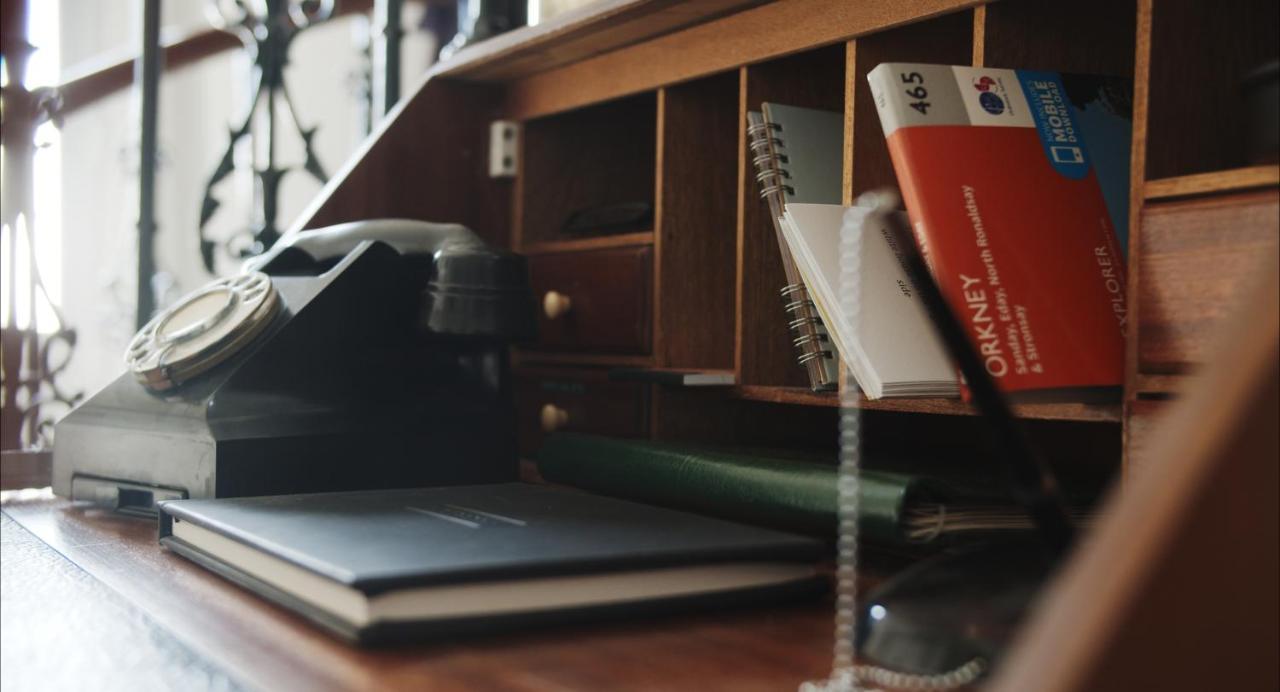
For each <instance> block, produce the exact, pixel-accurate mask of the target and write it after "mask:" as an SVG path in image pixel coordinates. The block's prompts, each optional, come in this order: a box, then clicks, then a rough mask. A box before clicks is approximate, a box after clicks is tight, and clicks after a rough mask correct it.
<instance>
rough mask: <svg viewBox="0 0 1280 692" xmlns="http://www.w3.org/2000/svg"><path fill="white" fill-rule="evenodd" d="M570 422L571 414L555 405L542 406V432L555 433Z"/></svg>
mask: <svg viewBox="0 0 1280 692" xmlns="http://www.w3.org/2000/svg"><path fill="white" fill-rule="evenodd" d="M568 422H569V412H568V411H566V410H564V409H562V408H560V407H559V406H556V405H555V404H543V405H542V430H543V432H555V431H556V430H558V429H560V428H561V427H563V426H564V425H565V424H566V423H568Z"/></svg>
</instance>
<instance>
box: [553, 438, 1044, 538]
mask: <svg viewBox="0 0 1280 692" xmlns="http://www.w3.org/2000/svg"><path fill="white" fill-rule="evenodd" d="M537 462H538V472H539V473H540V474H541V475H542V477H543V478H544V479H545V480H546V481H548V482H551V483H561V484H564V485H571V486H576V487H579V488H583V489H585V490H590V491H593V492H598V493H602V494H606V495H613V496H615V497H623V498H627V499H632V500H638V501H641V502H647V503H652V504H657V505H664V506H668V507H675V508H680V509H686V510H691V511H694V512H699V513H703V514H709V515H713V516H719V517H724V518H728V519H735V520H738V521H745V522H749V523H754V524H759V525H763V526H771V527H777V528H786V529H791V530H795V531H803V532H806V533H810V534H814V535H834V534H835V531H836V467H835V465H834V464H833V463H831V464H827V463H816V462H813V461H806V460H801V459H796V458H791V457H788V456H785V455H783V456H778V455H771V454H770V453H768V452H742V451H738V450H720V449H715V448H708V447H700V446H694V445H684V444H673V443H662V442H653V441H649V440H624V439H614V438H608V437H598V436H595V435H582V434H577V433H556V434H553V435H551V436H549V437H548V438H547V439H546V441H545V442H544V443H543V445H542V448H541V449H540V450H539V452H538V457H537ZM859 488H860V492H859V495H858V497H859V500H860V506H859V528H860V529H861V530H862V531H863V534H864V535H865V536H866V537H867V538H868V539H869V540H871V541H873V542H878V543H882V544H889V545H904V544H919V543H928V542H931V541H933V540H936V539H939V538H941V537H944V536H945V537H952V538H954V537H956V536H960V535H966V534H968V535H973V534H977V533H990V532H994V531H1025V530H1028V529H1029V528H1030V523H1029V522H1028V520H1027V519H1026V518H1025V516H1024V515H1023V514H1022V511H1021V510H1020V509H1019V508H1017V507H1016V506H1014V505H1012V504H1011V503H1009V502H1008V501H1007V500H1004V499H1002V498H1000V497H999V496H998V495H993V494H991V493H990V492H983V491H981V490H975V489H974V488H973V487H961V486H958V485H954V484H949V483H946V482H943V481H941V480H939V479H937V478H935V477H930V476H926V475H921V474H911V473H898V472H893V471H882V470H864V471H863V472H862V474H861V484H860V486H859Z"/></svg>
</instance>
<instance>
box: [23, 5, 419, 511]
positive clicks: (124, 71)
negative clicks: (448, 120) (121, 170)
mask: <svg viewBox="0 0 1280 692" xmlns="http://www.w3.org/2000/svg"><path fill="white" fill-rule="evenodd" d="M402 2H403V0H342V1H340V2H335V1H334V0H322V1H316V0H269V2H268V3H267V4H268V5H270V7H271V8H272V10H273V12H274V13H275V14H276V15H277V16H280V15H281V14H282V13H283V14H284V15H288V14H289V13H290V12H291V11H292V12H293V13H294V14H297V13H298V12H302V13H304V14H305V15H307V16H309V17H310V18H311V19H312V20H314V19H318V18H319V15H318V14H317V11H318V10H317V8H320V11H321V12H322V13H323V14H324V16H325V17H326V18H327V17H329V16H335V17H336V16H341V15H346V14H353V13H370V12H371V11H372V13H373V16H374V21H373V22H372V24H371V25H372V26H373V27H374V28H375V30H376V32H377V33H378V34H379V35H380V37H381V38H382V40H381V41H380V42H379V43H380V49H381V50H380V55H379V56H378V58H379V60H378V61H375V62H377V63H378V64H379V65H380V66H381V67H382V70H381V71H382V73H383V74H382V76H383V78H384V79H385V80H386V81H387V82H388V83H387V85H385V86H382V85H379V86H381V88H380V89H374V90H371V91H372V92H374V93H382V94H385V95H387V96H388V97H389V98H390V100H389V101H384V102H383V103H379V104H371V107H372V110H373V111H374V112H376V113H377V114H378V115H381V114H382V113H384V112H385V110H386V108H388V107H389V106H390V104H391V103H394V99H395V95H396V94H397V93H398V92H397V86H398V80H399V39H400V36H401V31H400V23H399V21H398V17H399V11H400V7H401V5H402ZM28 3H29V0H6V1H5V2H4V3H3V4H0V12H3V17H2V19H3V40H2V41H0V55H3V58H4V65H5V71H6V77H7V80H8V81H7V84H6V85H5V86H4V89H3V93H2V94H0V114H2V117H3V127H0V137H2V143H3V157H4V160H3V171H4V173H3V181H2V182H3V186H2V190H0V193H2V194H3V208H2V210H0V211H2V215H0V221H2V223H3V228H4V242H5V243H7V245H6V246H5V251H4V258H5V259H4V265H5V266H3V267H0V272H3V278H2V279H0V280H2V281H4V282H5V288H6V290H5V303H6V304H5V305H4V311H5V319H4V321H3V325H2V326H3V341H2V348H0V363H2V364H3V368H2V370H3V377H2V378H0V421H2V423H3V426H2V427H3V430H2V431H0V449H2V450H3V451H4V455H3V463H2V464H0V471H2V473H0V489H8V488H14V487H33V486H40V485H47V484H48V478H49V463H48V462H49V455H48V452H47V449H48V447H49V443H50V440H51V428H52V423H53V421H54V420H55V419H56V417H57V416H59V415H61V414H62V413H64V412H65V411H66V410H68V409H69V408H70V407H71V406H73V405H74V404H75V403H76V402H77V401H78V400H79V398H80V396H81V395H80V394H79V393H68V392H66V391H64V390H63V388H62V387H60V385H59V383H58V376H59V375H60V374H61V373H62V372H63V371H64V369H65V368H66V366H67V363H68V362H69V360H70V357H71V354H72V352H73V351H74V348H75V343H76V334H75V330H74V329H73V328H71V327H70V326H69V325H67V324H66V322H65V321H64V319H63V317H62V314H61V312H60V311H59V309H58V305H57V304H56V302H55V301H54V300H52V299H51V297H50V296H49V293H48V291H46V290H45V286H44V283H43V281H42V280H41V277H40V271H39V266H38V265H37V263H36V257H37V255H36V252H35V249H36V247H37V246H38V241H39V239H40V238H39V234H38V233H37V232H36V231H37V228H38V225H37V219H36V218H35V215H34V206H35V205H34V195H33V188H32V185H33V175H32V173H33V162H34V157H35V151H36V149H35V134H36V129H37V128H38V127H40V126H41V125H42V124H44V123H46V122H50V121H52V122H54V123H55V124H57V123H58V122H60V118H61V117H62V116H64V115H66V114H68V113H71V112H73V111H76V110H79V109H82V108H84V107H86V106H88V105H90V104H92V103H95V102H97V101H98V100H100V99H102V98H104V97H106V96H108V95H110V94H112V93H115V92H117V91H119V90H121V89H124V88H127V87H131V86H134V85H137V86H138V87H139V88H140V89H141V92H142V96H143V98H142V109H141V110H142V122H141V123H140V131H141V142H142V158H141V161H142V165H141V167H140V179H139V195H140V202H141V206H140V210H139V247H138V260H139V262H138V264H139V276H138V319H139V323H142V322H145V321H146V320H147V319H148V318H149V316H150V314H151V313H152V311H153V310H154V308H155V303H154V297H153V295H152V294H151V283H152V281H151V276H152V274H153V273H154V271H155V267H154V263H153V262H152V261H150V258H151V257H152V252H153V250H152V248H151V243H152V241H153V236H154V234H155V233H156V231H157V229H156V226H155V221H154V214H153V211H152V200H153V199H154V196H153V193H154V177H153V174H154V167H155V161H156V147H155V134H156V129H157V126H156V120H157V115H158V114H157V110H156V102H157V89H158V85H159V79H160V73H161V70H162V69H163V67H164V66H167V67H168V68H170V69H172V68H174V67H179V66H182V65H186V64H190V63H195V62H199V61H201V60H204V59H205V58H208V57H210V56H213V55H215V54H218V53H222V52H225V51H227V50H230V49H234V48H237V47H240V46H241V45H242V43H241V41H240V40H238V39H237V37H236V36H235V35H233V34H232V33H228V32H227V31H224V30H220V29H218V28H211V29H208V30H204V31H197V32H195V33H191V34H188V35H186V36H183V37H181V38H178V39H176V40H170V41H167V42H161V39H160V32H159V26H160V0H144V2H143V8H144V9H143V20H144V26H143V45H142V46H141V50H140V53H139V55H138V56H137V57H136V58H131V59H126V60H118V61H111V62H106V63H104V64H102V65H98V66H94V67H92V68H90V69H85V70H81V71H80V72H79V74H75V75H74V76H72V77H71V78H70V79H67V80H66V81H65V82H63V83H62V84H60V85H58V86H57V87H41V88H34V89H29V88H28V86H27V84H26V83H25V73H26V71H27V70H26V68H27V64H28V60H29V58H30V56H31V54H32V52H33V51H34V50H35V49H36V47H35V46H33V45H32V44H31V43H30V41H29V40H28V33H27V27H28V21H27V19H28ZM213 4H214V5H215V6H216V5H217V4H218V3H216V2H215V3H213ZM222 4H223V5H226V3H222ZM232 5H233V6H237V7H245V6H246V5H244V4H243V3H239V2H234V1H233V2H232ZM393 18H395V19H393ZM304 23H305V22H304ZM224 28H225V27H224ZM248 29H249V30H250V31H253V30H254V27H248ZM263 29H264V32H265V31H266V27H263ZM279 37H280V34H279V33H278V32H277V34H276V36H275V38H279ZM287 43H288V41H287V39H286V40H285V41H284V42H283V44H284V45H282V46H280V48H282V50H283V51H286V52H287ZM258 57H259V59H260V61H259V68H260V70H261V68H263V65H262V63H261V59H262V57H263V55H262V53H261V52H259V53H258ZM266 58H267V59H268V60H275V61H277V62H276V63H273V64H276V65H278V66H279V67H283V61H284V60H285V54H284V53H275V54H272V55H268V56H266ZM267 67H270V65H268V66H267ZM259 74H265V75H266V76H267V79H268V81H269V82H270V83H271V84H275V85H277V86H282V85H283V81H282V79H279V80H277V79H276V77H278V71H276V70H262V71H260V73H259ZM392 79H394V80H395V84H394V85H393V84H391V83H390V80H392ZM370 82H371V83H373V80H372V79H371V80H370ZM370 98H371V99H372V98H373V97H372V96H370ZM269 100H271V99H269ZM306 133H307V131H306V130H303V131H302V134H303V136H304V138H305V137H306V136H307V135H306ZM308 152H310V150H309V148H308ZM304 166H305V168H306V169H307V170H309V171H312V172H313V173H315V174H317V175H319V176H323V173H322V172H321V170H320V168H319V165H318V162H315V161H314V156H313V155H311V154H310V153H309V155H308V161H307V162H306V163H305V164H304ZM267 169H268V171H272V170H273V169H274V166H273V165H271V164H268V167H267ZM275 173H277V174H278V173H279V171H275ZM268 218H270V217H268ZM272 220H274V219H272ZM263 239H264V240H266V238H263ZM20 241H21V242H20ZM20 249H21V252H20V251H19V250H20ZM19 277H23V278H24V282H25V283H24V285H22V286H21V287H20V286H19ZM20 288H21V290H19V289H20ZM20 299H21V301H22V305H19V300H20ZM42 301H43V303H44V305H45V308H46V310H48V311H50V312H51V314H52V315H53V324H43V323H41V322H40V318H39V317H38V316H39V315H40V314H42V311H41V310H40V309H38V307H39V306H40V304H41V302H42ZM20 316H22V317H25V318H26V319H25V320H20V319H19V317H20Z"/></svg>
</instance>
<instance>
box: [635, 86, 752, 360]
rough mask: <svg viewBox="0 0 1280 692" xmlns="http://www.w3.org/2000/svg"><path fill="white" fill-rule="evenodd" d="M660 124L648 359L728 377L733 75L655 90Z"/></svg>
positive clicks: (735, 135) (734, 145)
mask: <svg viewBox="0 0 1280 692" xmlns="http://www.w3.org/2000/svg"><path fill="white" fill-rule="evenodd" d="M659 117H660V119H661V120H660V122H661V126H660V128H659V137H660V141H659V143H658V146H659V159H658V160H659V168H658V179H659V182H658V190H659V193H658V205H657V208H658V211H657V217H658V218H657V234H658V243H657V257H656V263H655V277H654V278H655V287H654V288H655V291H654V305H655V310H656V312H655V313H654V314H655V317H654V323H655V325H656V327H657V328H656V330H655V334H654V355H655V356H656V361H657V363H658V365H659V366H661V367H672V368H713V369H714V368H732V367H733V335H734V293H735V284H736V281H735V276H734V257H735V250H736V243H735V235H736V232H735V227H736V224H737V200H738V190H737V173H738V169H737V163H738V162H737V151H738V74H737V72H736V71H734V72H727V73H724V74H721V75H717V76H715V77H710V78H707V79H700V80H697V81H694V82H689V83H686V84H681V85H678V86H674V87H669V88H667V89H665V90H663V93H662V99H661V106H660V114H659Z"/></svg>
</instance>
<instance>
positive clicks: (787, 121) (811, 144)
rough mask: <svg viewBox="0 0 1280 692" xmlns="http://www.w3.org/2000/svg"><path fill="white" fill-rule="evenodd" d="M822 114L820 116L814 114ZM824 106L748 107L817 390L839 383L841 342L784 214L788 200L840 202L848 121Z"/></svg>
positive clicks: (800, 354)
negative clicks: (802, 266) (810, 285)
mask: <svg viewBox="0 0 1280 692" xmlns="http://www.w3.org/2000/svg"><path fill="white" fill-rule="evenodd" d="M812 115H817V116H820V117H810V116H812ZM827 115H832V114H828V113H826V112H824V111H815V110H812V109H807V108H793V107H790V106H781V105H778V104H773V103H766V104H764V113H763V114H762V113H757V112H754V111H752V112H749V113H747V135H748V136H749V138H750V141H749V145H750V149H751V158H752V163H753V164H754V165H755V168H756V180H757V181H758V182H759V183H760V197H761V198H763V199H765V200H766V201H767V202H768V203H769V218H770V219H771V220H772V221H773V229H774V233H775V234H776V236H777V241H778V249H779V251H780V253H781V256H782V268H783V270H784V271H785V272H786V277H787V284H786V285H785V286H783V287H782V289H781V291H780V292H781V297H782V302H783V309H784V310H786V312H787V324H788V325H789V326H790V328H791V333H792V343H793V344H795V346H796V351H797V354H796V360H798V361H799V362H800V364H801V365H803V366H804V367H805V370H806V372H807V373H808V375H809V384H810V386H811V387H812V388H813V390H814V391H824V390H832V389H835V387H836V382H837V368H836V363H837V362H838V359H837V356H836V353H835V347H834V345H833V344H832V342H831V338H830V336H829V334H828V333H827V329H826V326H825V325H824V324H823V323H822V318H821V317H819V315H818V311H817V309H816V308H815V307H814V304H813V301H812V300H811V298H810V296H809V293H808V291H807V289H806V288H805V284H804V280H803V278H802V276H801V274H800V271H799V270H798V269H797V267H796V263H795V259H794V257H793V256H792V254H791V251H790V249H789V248H788V247H787V241H786V237H785V236H784V234H783V230H782V218H783V214H784V213H785V211H786V205H787V203H788V202H819V203H831V204H838V203H839V202H840V180H841V163H840V151H841V141H842V137H843V132H844V130H843V128H844V125H843V121H842V120H841V117H840V116H839V115H838V114H834V115H835V119H834V122H832V121H831V119H829V118H827V117H825V116H827Z"/></svg>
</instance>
